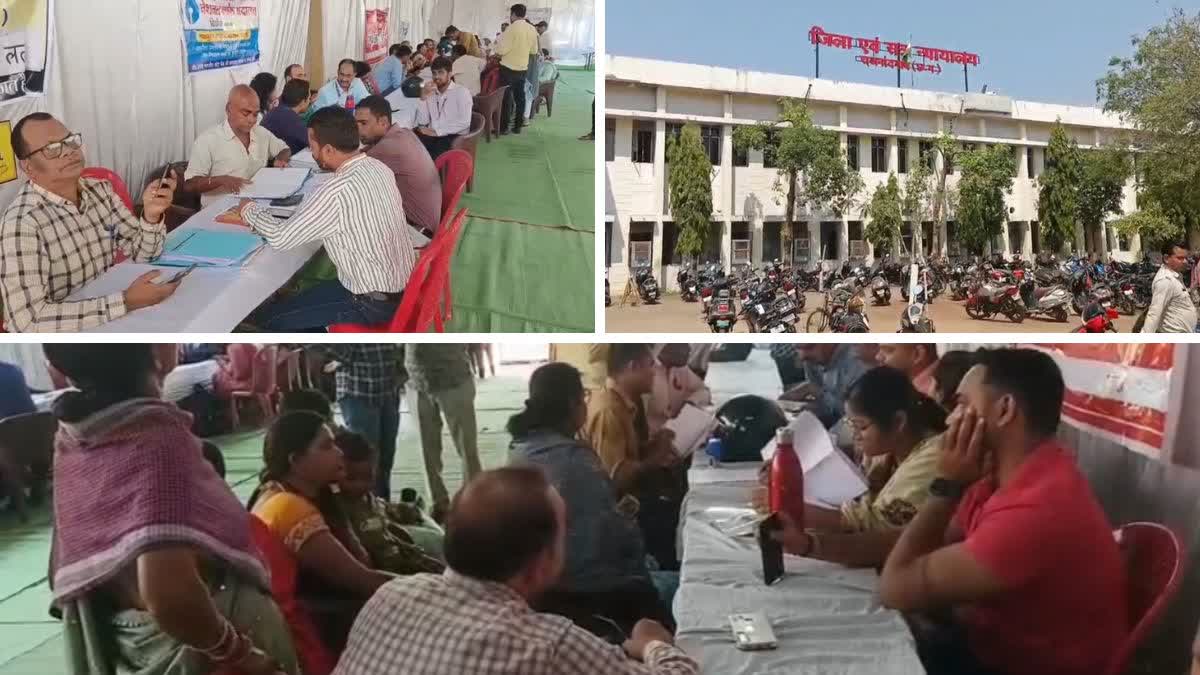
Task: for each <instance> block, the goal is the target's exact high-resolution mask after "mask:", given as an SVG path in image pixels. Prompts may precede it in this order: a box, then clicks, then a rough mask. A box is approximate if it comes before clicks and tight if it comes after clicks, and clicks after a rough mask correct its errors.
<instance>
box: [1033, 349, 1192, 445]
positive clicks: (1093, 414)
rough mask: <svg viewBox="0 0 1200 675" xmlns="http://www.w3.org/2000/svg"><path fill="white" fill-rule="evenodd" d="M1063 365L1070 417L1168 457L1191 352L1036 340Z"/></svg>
mask: <svg viewBox="0 0 1200 675" xmlns="http://www.w3.org/2000/svg"><path fill="white" fill-rule="evenodd" d="M1021 346H1026V347H1032V348H1034V349H1039V350H1041V351H1044V352H1046V353H1047V354H1049V355H1050V356H1052V357H1054V360H1055V361H1056V362H1058V365H1059V367H1060V368H1062V371H1063V378H1064V380H1065V381H1066V385H1067V391H1066V396H1065V399H1064V401H1063V418H1064V420H1065V421H1066V422H1067V423H1069V424H1071V425H1073V426H1076V427H1079V428H1081V429H1084V430H1086V431H1088V432H1089V433H1094V434H1097V435H1100V436H1102V437H1105V438H1109V439H1111V440H1114V441H1116V442H1118V443H1121V444H1123V445H1125V446H1127V447H1129V448H1130V449H1131V450H1136V451H1138V452H1141V453H1142V454H1145V455H1149V456H1151V457H1154V458H1158V459H1166V457H1165V455H1164V450H1168V449H1169V444H1170V443H1171V442H1172V439H1173V437H1174V435H1175V434H1174V432H1175V427H1176V426H1177V425H1178V421H1179V419H1178V418H1179V414H1180V413H1181V412H1182V411H1181V410H1180V409H1179V408H1180V406H1179V398H1178V394H1179V387H1177V386H1176V387H1174V391H1173V385H1176V384H1177V383H1176V382H1175V381H1174V380H1175V378H1176V376H1177V375H1179V376H1182V373H1183V372H1184V371H1185V363H1184V360H1185V359H1186V355H1185V352H1184V350H1183V349H1181V346H1180V345H1174V344H1048V343H1043V344H1032V345H1021Z"/></svg>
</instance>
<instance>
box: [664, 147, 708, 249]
mask: <svg viewBox="0 0 1200 675" xmlns="http://www.w3.org/2000/svg"><path fill="white" fill-rule="evenodd" d="M667 161H668V162H669V163H670V164H669V166H670V171H668V172H667V189H668V192H669V194H670V198H671V218H672V219H673V220H674V221H675V227H676V229H677V230H678V232H679V236H678V237H677V238H676V240H675V250H676V251H678V252H679V255H681V256H683V257H684V258H685V259H686V260H689V261H690V260H691V259H693V258H694V257H695V256H698V255H700V252H701V251H703V250H704V242H705V240H707V238H708V232H709V229H710V228H711V227H712V226H711V225H710V223H711V222H712V211H713V205H712V179H713V168H712V163H711V162H709V159H708V153H707V152H705V151H704V145H703V144H702V143H701V142H700V127H698V126H696V125H695V124H686V125H684V127H683V130H682V131H681V132H680V133H679V135H678V137H675V138H668V139H667Z"/></svg>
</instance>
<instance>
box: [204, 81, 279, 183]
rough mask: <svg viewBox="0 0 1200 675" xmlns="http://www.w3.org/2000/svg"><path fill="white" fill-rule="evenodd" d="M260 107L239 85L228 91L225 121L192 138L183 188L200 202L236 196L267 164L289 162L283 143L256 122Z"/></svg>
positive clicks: (249, 89) (247, 88) (251, 90)
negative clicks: (218, 197)
mask: <svg viewBox="0 0 1200 675" xmlns="http://www.w3.org/2000/svg"><path fill="white" fill-rule="evenodd" d="M260 105H261V103H260V102H259V98H258V94H256V93H254V90H253V89H251V88H250V87H249V86H248V85H245V84H239V85H237V86H236V87H234V88H233V89H230V90H229V100H228V101H226V103H225V121H224V122H221V123H220V124H218V125H217V126H215V127H212V128H211V129H209V130H208V131H205V132H204V133H202V134H200V135H199V136H197V137H196V142H195V143H193V144H192V154H191V159H190V160H188V165H187V170H186V171H185V172H184V174H183V177H184V179H185V182H184V184H183V189H184V190H186V191H188V192H197V193H199V194H200V195H201V197H200V201H201V203H203V204H206V205H207V204H208V203H209V202H211V201H212V200H213V199H214V198H216V197H217V196H220V195H225V194H229V193H236V192H237V191H238V190H240V189H242V188H243V187H244V186H246V185H247V184H249V183H250V181H251V180H252V179H253V178H254V174H256V173H258V171H259V169H262V168H264V167H266V166H267V164H273V165H274V166H275V167H277V168H284V167H286V166H287V165H288V162H289V161H291V159H292V151H291V150H290V149H288V146H287V143H284V142H283V141H281V140H279V138H278V137H277V136H276V135H275V134H273V133H271V132H270V131H267V130H266V129H265V128H264V127H263V126H262V125H260V124H259V123H258V112H259V106H260Z"/></svg>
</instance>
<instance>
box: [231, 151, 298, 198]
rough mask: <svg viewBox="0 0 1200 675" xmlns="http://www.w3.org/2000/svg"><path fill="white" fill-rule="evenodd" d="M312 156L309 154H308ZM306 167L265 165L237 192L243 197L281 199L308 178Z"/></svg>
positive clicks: (295, 190)
mask: <svg viewBox="0 0 1200 675" xmlns="http://www.w3.org/2000/svg"><path fill="white" fill-rule="evenodd" d="M309 156H310V157H311V156H312V155H311V154H310V155H309ZM309 173H311V172H310V171H309V169H308V168H307V167H288V168H286V169H276V168H273V167H266V168H263V169H259V171H258V173H256V174H254V179H253V180H252V181H250V184H249V185H247V186H246V187H244V188H242V189H241V190H240V191H239V192H238V196H239V197H242V198H243V199H281V198H283V197H290V196H292V195H294V194H296V193H297V192H299V191H300V188H301V187H303V186H304V181H305V179H307V178H308V175H309Z"/></svg>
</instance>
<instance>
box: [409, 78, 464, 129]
mask: <svg viewBox="0 0 1200 675" xmlns="http://www.w3.org/2000/svg"><path fill="white" fill-rule="evenodd" d="M474 103H475V102H474V100H473V99H472V98H471V92H469V91H467V88H466V87H464V86H462V85H461V84H458V83H457V82H454V81H453V80H451V82H450V84H449V85H448V86H447V87H446V91H444V92H443V91H438V90H437V89H436V88H435V89H434V90H433V94H431V95H430V96H429V98H427V99H424V100H422V101H421V106H420V108H418V109H417V125H418V126H423V127H424V126H427V127H429V128H431V129H433V133H435V134H437V135H438V136H449V135H451V134H465V133H466V132H467V131H468V130H469V129H470V128H471V108H472V107H473V106H474Z"/></svg>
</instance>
